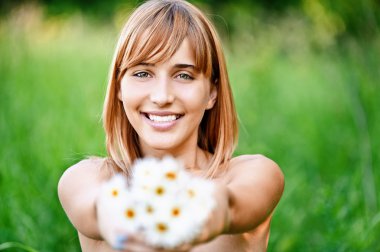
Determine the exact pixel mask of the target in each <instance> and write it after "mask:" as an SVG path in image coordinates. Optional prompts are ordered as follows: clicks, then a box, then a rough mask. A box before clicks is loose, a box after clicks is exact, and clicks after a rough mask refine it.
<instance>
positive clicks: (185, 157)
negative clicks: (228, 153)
mask: <svg viewBox="0 0 380 252" xmlns="http://www.w3.org/2000/svg"><path fill="white" fill-rule="evenodd" d="M141 147H142V152H143V156H144V157H147V156H150V157H156V158H163V157H164V156H167V155H169V156H172V157H174V158H176V159H178V160H180V161H181V162H182V163H183V164H184V165H185V167H186V169H188V170H190V171H199V170H202V169H204V168H206V167H207V164H208V156H207V154H206V152H205V151H204V150H202V149H201V148H199V147H198V146H197V145H196V144H195V145H193V146H191V147H190V146H185V147H182V148H174V149H171V150H166V149H165V150H163V149H154V148H149V147H148V146H144V144H142V146H141Z"/></svg>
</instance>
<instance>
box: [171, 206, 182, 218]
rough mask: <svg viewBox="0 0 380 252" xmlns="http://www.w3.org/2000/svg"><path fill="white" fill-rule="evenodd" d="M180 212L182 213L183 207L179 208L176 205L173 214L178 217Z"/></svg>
mask: <svg viewBox="0 0 380 252" xmlns="http://www.w3.org/2000/svg"><path fill="white" fill-rule="evenodd" d="M180 214H181V209H179V208H178V207H175V208H173V209H172V215H173V216H174V217H178V216H179V215H180Z"/></svg>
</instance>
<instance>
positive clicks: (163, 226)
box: [156, 222, 169, 233]
mask: <svg viewBox="0 0 380 252" xmlns="http://www.w3.org/2000/svg"><path fill="white" fill-rule="evenodd" d="M156 229H157V231H158V232H159V233H165V232H166V231H168V229H169V227H168V226H167V225H166V224H165V223H161V222H160V223H157V224H156Z"/></svg>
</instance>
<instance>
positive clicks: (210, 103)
mask: <svg viewBox="0 0 380 252" xmlns="http://www.w3.org/2000/svg"><path fill="white" fill-rule="evenodd" d="M217 96H218V93H217V91H216V87H215V85H212V86H211V92H210V96H209V98H208V102H207V106H206V109H212V108H213V107H214V104H215V102H216V97H217Z"/></svg>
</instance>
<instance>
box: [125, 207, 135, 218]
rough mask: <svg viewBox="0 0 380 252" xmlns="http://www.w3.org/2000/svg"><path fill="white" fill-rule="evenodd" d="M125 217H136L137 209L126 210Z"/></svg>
mask: <svg viewBox="0 0 380 252" xmlns="http://www.w3.org/2000/svg"><path fill="white" fill-rule="evenodd" d="M125 217H127V218H128V219H133V218H134V217H135V210H133V209H131V208H128V209H127V210H125Z"/></svg>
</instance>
